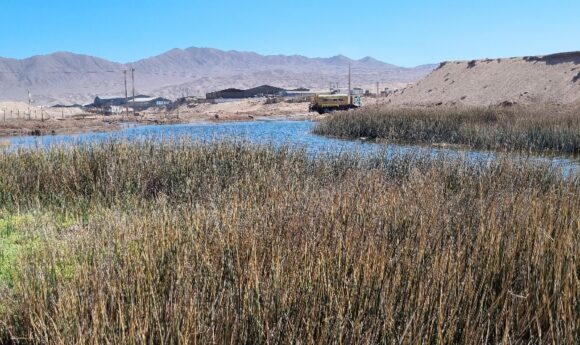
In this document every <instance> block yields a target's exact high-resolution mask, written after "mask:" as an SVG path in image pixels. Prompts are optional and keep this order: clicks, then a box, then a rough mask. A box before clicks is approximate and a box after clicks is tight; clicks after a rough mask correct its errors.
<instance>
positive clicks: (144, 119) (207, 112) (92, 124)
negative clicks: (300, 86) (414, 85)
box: [0, 99, 320, 137]
mask: <svg viewBox="0 0 580 345" xmlns="http://www.w3.org/2000/svg"><path fill="white" fill-rule="evenodd" d="M308 106H309V103H307V102H302V103H286V102H280V103H275V104H266V101H265V100H264V99H248V100H239V101H233V102H226V103H221V104H197V105H190V106H187V105H183V106H181V107H179V108H178V109H175V110H172V111H170V112H168V111H165V110H164V109H150V110H147V111H144V112H141V113H139V114H138V115H137V116H133V115H132V114H130V115H129V116H126V115H112V116H102V115H94V114H83V113H82V111H81V110H80V109H50V108H48V109H45V108H43V109H42V113H41V109H40V108H35V107H32V108H29V107H28V105H27V104H24V103H18V102H2V103H0V136H2V137H8V136H20V135H54V134H69V133H80V132H104V131H114V130H118V129H120V128H122V127H123V125H124V124H125V123H131V124H137V125H151V124H178V123H204V122H205V123H207V122H229V121H255V120H261V119H272V120H274V119H276V120H305V119H318V118H320V115H318V114H317V113H311V112H309V111H308ZM5 109H6V110H7V111H6V117H4V112H3V111H4V110H5ZM29 114H30V116H29Z"/></svg>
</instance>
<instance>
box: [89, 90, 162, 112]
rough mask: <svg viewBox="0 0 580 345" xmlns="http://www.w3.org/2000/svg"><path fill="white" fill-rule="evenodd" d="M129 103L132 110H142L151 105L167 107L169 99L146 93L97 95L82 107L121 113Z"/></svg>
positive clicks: (90, 109) (151, 106) (96, 110)
mask: <svg viewBox="0 0 580 345" xmlns="http://www.w3.org/2000/svg"><path fill="white" fill-rule="evenodd" d="M129 104H130V105H131V107H132V109H133V111H142V110H145V109H149V108H153V107H167V106H169V105H170V104H171V100H169V99H167V98H163V97H151V96H147V95H139V96H135V97H134V98H133V97H131V98H125V97H115V98H100V97H98V96H97V97H96V98H95V100H94V102H93V103H92V104H88V105H86V106H84V108H86V109H87V110H88V111H92V112H100V113H103V114H106V115H113V114H121V113H123V110H125V111H126V110H127V109H128V108H127V107H128V105H129Z"/></svg>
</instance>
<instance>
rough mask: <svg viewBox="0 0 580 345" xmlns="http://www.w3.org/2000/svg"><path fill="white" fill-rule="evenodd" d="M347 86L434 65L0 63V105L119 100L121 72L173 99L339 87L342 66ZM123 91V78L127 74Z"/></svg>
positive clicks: (337, 61)
mask: <svg viewBox="0 0 580 345" xmlns="http://www.w3.org/2000/svg"><path fill="white" fill-rule="evenodd" d="M349 65H351V66H352V82H353V86H367V85H374V84H375V83H376V82H380V83H382V84H383V85H389V84H390V85H392V84H407V83H413V82H416V81H418V80H419V79H421V78H423V77H424V76H426V75H427V74H429V73H430V72H431V71H432V70H433V69H435V68H436V67H437V66H436V65H422V66H418V67H414V68H405V67H399V66H395V65H391V64H388V63H384V62H381V61H378V60H376V59H373V58H371V57H366V58H363V59H360V60H353V59H350V58H348V57H345V56H342V55H338V56H334V57H330V58H308V57H304V56H299V55H292V56H286V55H270V56H265V55H260V54H257V53H252V52H239V51H222V50H218V49H211V48H195V47H192V48H188V49H172V50H170V51H168V52H165V53H163V54H161V55H158V56H154V57H150V58H146V59H142V60H138V61H135V62H131V63H125V64H122V63H117V62H113V61H108V60H105V59H102V58H98V57H94V56H88V55H80V54H74V53H70V52H57V53H53V54H49V55H42V56H34V57H30V58H26V59H11V58H0V100H14V101H26V100H27V98H28V90H30V92H31V93H32V98H33V100H34V101H35V102H36V103H37V104H45V105H50V104H56V103H61V104H75V103H79V104H82V103H87V102H90V101H92V100H93V99H94V97H96V96H99V97H114V96H121V95H124V92H125V91H124V90H125V86H124V77H123V71H124V70H130V69H132V68H134V69H135V88H136V93H138V94H150V95H154V96H164V97H167V98H171V99H174V98H177V97H181V96H185V95H193V96H203V95H204V94H205V93H206V92H211V91H216V90H220V89H224V88H230V87H235V88H250V87H255V86H259V85H263V84H269V85H273V86H277V87H282V88H297V87H307V88H315V89H316V88H318V89H320V88H328V87H329V85H330V84H331V83H339V85H342V86H346V83H347V80H348V66H349ZM127 80H128V87H129V93H131V75H130V72H129V73H127Z"/></svg>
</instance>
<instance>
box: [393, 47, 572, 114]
mask: <svg viewBox="0 0 580 345" xmlns="http://www.w3.org/2000/svg"><path fill="white" fill-rule="evenodd" d="M390 102H391V103H392V104H397V105H412V106H415V105H434V104H443V105H453V104H465V105H474V106H488V105H499V104H505V105H509V104H521V105H533V104H540V103H547V104H553V105H562V104H564V105H576V104H578V105H580V52H570V53H559V54H552V55H546V56H528V57H523V58H508V59H486V60H473V61H456V62H444V63H442V64H441V65H440V66H439V68H437V69H436V70H435V71H433V72H432V73H431V74H429V75H428V76H427V77H425V78H424V79H422V80H420V81H419V82H417V83H416V84H414V85H411V86H409V87H407V88H406V89H405V90H403V91H402V92H399V93H397V94H395V95H393V96H391V97H390Z"/></svg>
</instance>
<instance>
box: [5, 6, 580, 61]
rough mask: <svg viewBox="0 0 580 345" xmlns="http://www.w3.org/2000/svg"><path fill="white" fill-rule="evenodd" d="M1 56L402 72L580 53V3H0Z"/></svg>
mask: <svg viewBox="0 0 580 345" xmlns="http://www.w3.org/2000/svg"><path fill="white" fill-rule="evenodd" d="M0 15H1V17H0V18H1V19H0V56H3V57H14V58H23V57H28V56H32V55H39V54H47V53H51V52H55V51H72V52H75V53H83V54H90V55H96V56H99V57H103V58H106V59H110V60H113V61H118V62H130V61H134V60H136V59H140V58H145V57H149V56H153V55H157V54H159V53H162V52H164V51H167V50H169V49H171V48H187V47H191V46H197V47H212V48H219V49H224V50H243V51H255V52H258V53H261V54H300V55H305V56H309V57H328V56H333V55H338V54H344V55H347V56H349V57H353V58H362V57H365V56H372V57H375V58H377V59H380V60H383V61H386V62H390V63H394V64H397V65H402V66H414V65H419V64H425V63H437V62H440V61H444V60H455V59H461V60H467V59H477V58H487V57H490V58H494V57H509V56H524V55H537V54H546V53H554V52H561V51H571V50H580V0H552V1H548V0H546V1H539V0H526V1H523V0H513V1H508V0H502V1H500V0H487V1H480V0H475V1H467V0H464V1H456V0H449V1H427V0H425V1H419V0H415V1H412V0H411V1H375V0H365V1H342V0H335V1H316V0H310V1H307V0H294V1H291V0H286V1H280V0H269V1H251V0H245V1H241V0H239V1H216V0H209V1H208V0H205V1H192V0H189V1H187V0H166V1H152V0H141V1H137V0H116V1H115V0H99V1H94V0H77V1H72V0H69V1H63V0H50V1H48V0H0Z"/></svg>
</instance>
